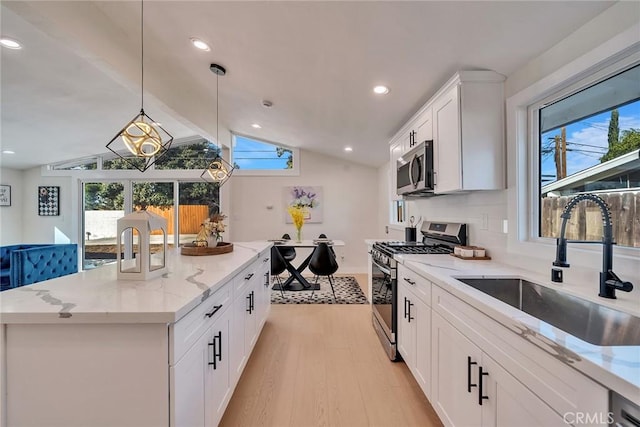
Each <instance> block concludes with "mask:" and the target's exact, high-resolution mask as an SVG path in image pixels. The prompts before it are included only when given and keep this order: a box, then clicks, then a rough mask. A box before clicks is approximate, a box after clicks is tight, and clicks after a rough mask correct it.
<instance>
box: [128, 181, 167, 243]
mask: <svg viewBox="0 0 640 427" xmlns="http://www.w3.org/2000/svg"><path fill="white" fill-rule="evenodd" d="M173 206H174V191H173V182H134V183H133V209H134V210H137V209H143V208H144V209H146V210H147V211H148V212H151V213H154V214H156V215H159V216H161V217H163V218H165V219H166V220H167V236H166V238H167V243H168V245H167V246H168V247H169V248H171V247H173V246H174V236H173V235H174V224H175V218H174V207H173ZM164 238H165V236H164V234H163V233H162V231H161V230H153V231H152V232H151V254H158V255H163V254H159V252H161V251H162V250H163V240H164Z"/></svg>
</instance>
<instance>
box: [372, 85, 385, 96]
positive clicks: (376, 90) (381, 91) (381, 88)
mask: <svg viewBox="0 0 640 427" xmlns="http://www.w3.org/2000/svg"><path fill="white" fill-rule="evenodd" d="M373 92H374V93H377V94H378V95H386V94H387V93H389V88H388V87H386V86H376V87H374V88H373Z"/></svg>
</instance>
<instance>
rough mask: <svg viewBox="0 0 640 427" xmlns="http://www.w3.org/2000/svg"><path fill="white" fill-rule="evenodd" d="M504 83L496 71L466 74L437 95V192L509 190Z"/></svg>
mask: <svg viewBox="0 0 640 427" xmlns="http://www.w3.org/2000/svg"><path fill="white" fill-rule="evenodd" d="M503 80H504V77H503V76H501V75H500V74H497V73H494V72H493V71H463V72H459V73H457V74H456V75H455V76H454V77H453V78H452V79H451V80H449V82H448V83H447V84H446V85H445V86H444V87H443V88H442V89H441V90H440V92H438V94H436V96H435V98H434V100H433V140H434V169H435V171H436V180H435V192H436V193H450V192H456V191H469V190H498V189H502V188H504V183H505V176H504V175H505V173H504V151H505V150H504V133H505V130H504V93H503V83H502V82H503Z"/></svg>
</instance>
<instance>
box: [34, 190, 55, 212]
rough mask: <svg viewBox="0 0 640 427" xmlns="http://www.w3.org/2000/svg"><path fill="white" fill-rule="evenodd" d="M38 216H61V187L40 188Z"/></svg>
mask: <svg viewBox="0 0 640 427" xmlns="http://www.w3.org/2000/svg"><path fill="white" fill-rule="evenodd" d="M38 215H40V216H58V215H60V187H49V186H40V187H38Z"/></svg>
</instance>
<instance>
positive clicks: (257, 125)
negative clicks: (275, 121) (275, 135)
mask: <svg viewBox="0 0 640 427" xmlns="http://www.w3.org/2000/svg"><path fill="white" fill-rule="evenodd" d="M251 127H252V128H254V129H262V126H260V125H259V124H257V123H254V124H252V125H251Z"/></svg>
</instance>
